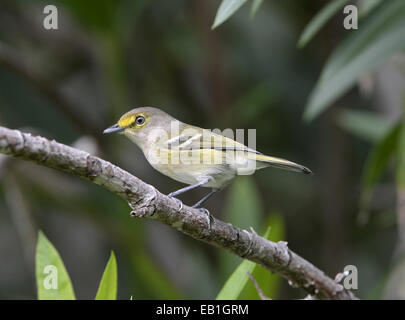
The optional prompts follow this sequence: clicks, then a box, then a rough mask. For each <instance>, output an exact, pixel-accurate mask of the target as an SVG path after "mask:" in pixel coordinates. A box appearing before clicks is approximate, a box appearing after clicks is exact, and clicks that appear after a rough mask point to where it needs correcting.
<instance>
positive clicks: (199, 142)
mask: <svg viewBox="0 0 405 320" xmlns="http://www.w3.org/2000/svg"><path fill="white" fill-rule="evenodd" d="M167 148H168V149H172V150H196V149H214V150H218V151H228V150H229V151H244V152H248V153H253V154H261V153H260V152H258V151H256V150H254V149H252V148H249V147H247V146H245V145H244V144H242V143H240V142H237V141H235V140H233V139H231V138H228V137H225V136H222V135H219V134H216V133H213V132H211V131H210V130H206V129H200V128H197V127H191V126H189V127H186V128H185V129H184V130H182V131H181V132H180V134H179V135H175V136H174V137H171V138H170V139H169V140H168V141H167Z"/></svg>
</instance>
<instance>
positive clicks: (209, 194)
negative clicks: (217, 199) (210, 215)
mask: <svg viewBox="0 0 405 320" xmlns="http://www.w3.org/2000/svg"><path fill="white" fill-rule="evenodd" d="M216 192H218V189H212V191H211V192H210V193H208V194H207V195H206V196H204V198H202V199H201V200H200V201H198V202H197V203H195V204H194V205H193V206H192V207H193V208H199V207H200V206H201V205H202V204H203V203H204V202H205V201H206V200H208V198H210V197H211V196H212V195H213V194H215V193H216Z"/></svg>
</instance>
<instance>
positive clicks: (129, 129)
mask: <svg viewBox="0 0 405 320" xmlns="http://www.w3.org/2000/svg"><path fill="white" fill-rule="evenodd" d="M172 121H176V120H175V119H174V118H173V117H172V116H170V115H168V114H167V113H166V112H164V111H162V110H160V109H158V108H153V107H141V108H135V109H132V110H131V111H128V112H127V113H125V114H124V115H122V116H121V118H120V119H119V120H118V122H117V123H116V124H114V125H112V126H110V127H108V128H107V129H105V130H104V131H103V133H113V132H116V133H122V134H124V135H126V136H127V137H128V138H130V139H131V140H132V141H134V142H135V143H137V144H138V145H139V144H141V142H142V143H144V142H145V141H146V140H149V139H148V137H150V136H151V135H153V136H154V135H159V133H158V132H157V131H159V130H167V129H168V128H170V124H171V122H172ZM160 134H161V133H160Z"/></svg>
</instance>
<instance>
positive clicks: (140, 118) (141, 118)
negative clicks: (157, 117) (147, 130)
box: [135, 116, 145, 125]
mask: <svg viewBox="0 0 405 320" xmlns="http://www.w3.org/2000/svg"><path fill="white" fill-rule="evenodd" d="M135 122H136V124H137V125H141V124H144V123H145V117H143V116H139V117H136V119H135Z"/></svg>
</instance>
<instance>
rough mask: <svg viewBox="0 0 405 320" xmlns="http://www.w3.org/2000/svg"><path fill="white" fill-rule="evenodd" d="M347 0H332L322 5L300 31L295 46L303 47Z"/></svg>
mask: <svg viewBox="0 0 405 320" xmlns="http://www.w3.org/2000/svg"><path fill="white" fill-rule="evenodd" d="M347 2H349V0H334V1H330V2H329V3H328V4H327V5H326V6H325V7H323V8H322V9H321V10H320V11H319V12H318V13H317V14H316V16H315V17H313V18H312V20H311V21H310V22H309V23H308V25H307V26H306V27H305V29H304V31H303V32H302V33H301V36H300V39H299V40H298V44H297V46H298V47H299V48H303V47H304V46H305V45H306V44H307V43H308V42H309V41H311V39H312V38H313V37H314V36H315V35H316V34H317V33H318V31H319V30H320V29H321V28H322V27H323V26H324V25H325V24H326V22H328V20H329V19H330V18H332V17H333V16H334V15H335V14H336V13H337V12H338V11H339V9H340V8H342V7H343V6H344V5H345V4H346V3H347Z"/></svg>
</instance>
